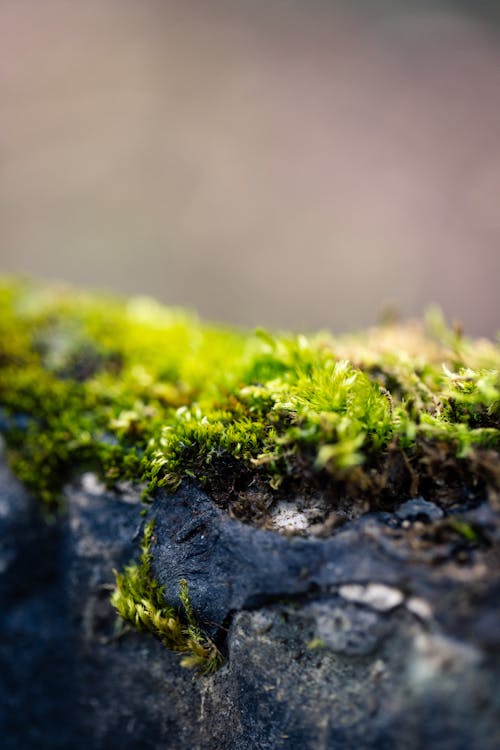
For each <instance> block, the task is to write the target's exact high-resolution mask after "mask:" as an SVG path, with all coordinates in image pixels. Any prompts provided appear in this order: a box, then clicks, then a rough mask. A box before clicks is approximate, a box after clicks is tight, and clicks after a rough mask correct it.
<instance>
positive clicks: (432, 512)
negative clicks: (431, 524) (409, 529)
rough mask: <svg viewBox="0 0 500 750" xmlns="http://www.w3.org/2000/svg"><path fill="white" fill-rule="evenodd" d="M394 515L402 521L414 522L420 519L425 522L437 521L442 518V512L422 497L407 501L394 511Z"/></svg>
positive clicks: (437, 506)
mask: <svg viewBox="0 0 500 750" xmlns="http://www.w3.org/2000/svg"><path fill="white" fill-rule="evenodd" d="M395 515H396V516H397V518H400V519H401V520H403V521H414V520H417V519H420V518H423V519H425V520H426V521H439V519H440V518H442V517H443V516H444V513H443V510H442V509H441V508H440V507H439V505H436V504H435V503H431V502H429V501H428V500H424V498H423V497H416V498H414V499H413V500H407V501H406V502H405V503H403V504H402V505H400V506H399V508H397V509H396V512H395Z"/></svg>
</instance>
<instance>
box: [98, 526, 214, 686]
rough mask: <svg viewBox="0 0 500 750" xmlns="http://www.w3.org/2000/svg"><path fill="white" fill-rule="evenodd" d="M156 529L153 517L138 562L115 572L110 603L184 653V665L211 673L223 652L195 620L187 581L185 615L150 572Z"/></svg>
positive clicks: (183, 595) (133, 622)
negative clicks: (171, 603)
mask: <svg viewBox="0 0 500 750" xmlns="http://www.w3.org/2000/svg"><path fill="white" fill-rule="evenodd" d="M153 532H154V521H150V522H148V523H147V524H146V526H145V528H144V535H143V539H142V544H141V556H140V559H139V562H132V563H130V565H127V566H126V567H125V569H124V571H123V572H122V573H115V576H116V587H115V590H114V591H113V594H112V596H111V604H112V605H113V606H114V607H115V609H116V611H117V612H118V614H119V615H120V616H121V617H122V619H123V620H125V622H129V623H130V624H131V625H133V626H134V627H135V628H136V629H137V630H144V631H148V632H150V633H153V635H155V636H156V637H157V638H159V639H160V641H161V642H162V643H163V644H164V645H165V646H166V647H167V648H168V649H170V650H171V651H175V652H178V653H182V654H185V656H184V657H183V658H182V660H181V665H182V666H183V667H188V668H189V669H195V670H196V671H197V672H198V673H200V674H210V673H212V672H214V671H215V670H217V669H218V668H219V666H220V665H221V663H222V657H221V654H220V652H219V650H218V649H217V647H216V646H215V644H214V643H213V642H212V641H211V640H210V639H209V638H208V636H206V635H205V634H204V633H203V631H202V630H201V628H200V627H199V625H198V623H197V621H196V617H195V614H194V612H193V608H192V606H191V603H190V600H189V593H188V585H187V582H186V581H184V580H182V581H180V591H179V597H180V599H181V602H182V605H183V608H184V612H183V617H181V615H180V614H179V613H178V612H176V611H175V609H174V608H173V607H169V606H167V605H166V604H165V597H164V589H163V587H162V586H160V585H159V583H158V582H157V581H156V580H155V579H154V577H153V575H152V572H151V559H152V558H151V549H150V548H151V543H152V540H153Z"/></svg>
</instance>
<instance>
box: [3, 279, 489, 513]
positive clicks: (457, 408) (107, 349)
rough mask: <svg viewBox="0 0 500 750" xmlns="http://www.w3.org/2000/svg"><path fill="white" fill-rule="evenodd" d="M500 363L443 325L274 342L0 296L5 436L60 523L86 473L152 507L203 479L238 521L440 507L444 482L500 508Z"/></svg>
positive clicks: (112, 303) (81, 305)
mask: <svg viewBox="0 0 500 750" xmlns="http://www.w3.org/2000/svg"><path fill="white" fill-rule="evenodd" d="M499 364H500V350H499V347H498V346H497V345H495V344H494V343H493V342H489V341H486V340H479V341H471V340H468V339H466V338H464V337H462V336H461V335H460V334H459V333H457V332H453V331H450V330H449V329H448V328H447V327H446V325H445V324H444V322H443V320H442V318H441V317H440V315H439V314H438V313H436V312H432V313H431V314H430V316H429V319H428V321H427V327H425V326H424V325H422V324H411V325H407V326H394V325H387V326H383V327H380V328H378V329H373V330H370V331H367V332H365V333H362V334H358V335H350V336H342V337H336V338H335V337H332V336H331V335H329V334H327V333H321V334H316V335H309V336H304V335H291V334H281V335H274V334H271V333H268V332H265V331H256V332H254V333H245V332H241V331H233V330H230V329H228V328H224V327H220V326H219V327H216V326H212V325H206V324H203V323H201V322H200V321H199V320H198V319H197V318H196V316H194V315H192V314H189V313H186V312H184V311H180V310H176V309H168V308H165V307H163V306H161V305H159V304H158V303H156V302H154V301H152V300H149V299H144V298H135V299H132V300H129V301H125V302H123V301H117V300H112V299H109V298H105V297H99V296H97V295H94V296H92V295H87V294H85V293H83V292H80V291H76V290H74V289H69V288H66V287H44V286H36V285H31V284H27V283H22V282H18V281H12V280H10V281H9V280H6V281H4V282H3V284H1V285H0V405H1V408H2V412H1V417H0V424H1V426H2V427H3V431H4V433H5V435H6V438H7V442H8V446H9V455H10V459H11V463H12V466H13V467H14V469H15V470H16V472H17V473H18V475H19V476H20V477H21V478H22V479H23V480H24V481H25V482H26V483H27V484H28V485H29V486H30V487H31V488H32V489H33V490H34V491H35V492H36V493H37V494H38V495H39V497H40V498H41V499H42V500H43V501H44V502H45V503H46V504H47V505H48V506H50V507H54V506H57V504H58V503H59V501H60V497H61V488H62V486H63V484H64V482H65V481H67V480H68V479H69V478H70V477H71V475H72V473H73V472H74V471H75V470H77V471H81V470H82V469H84V468H92V469H93V470H95V471H96V472H98V473H99V475H100V476H101V477H102V478H103V479H104V480H105V481H106V483H107V484H108V485H110V486H116V485H117V484H119V482H120V481H122V480H124V479H127V480H132V481H135V482H138V483H140V482H142V483H145V485H146V487H147V489H146V494H147V493H152V492H153V491H154V490H155V488H157V487H166V488H167V489H175V487H177V486H178V484H179V483H180V482H181V481H182V479H183V478H184V477H193V476H194V477H196V478H197V479H198V480H199V481H201V482H202V483H204V484H205V486H206V487H207V488H208V489H209V490H210V491H212V493H213V494H214V496H215V497H216V499H218V500H219V502H220V503H221V504H222V505H224V506H225V507H228V508H229V509H232V510H233V511H234V509H240V510H239V511H238V512H239V513H240V515H243V516H245V515H248V514H250V515H251V510H252V509H251V508H249V507H248V503H247V506H246V507H244V506H245V503H244V502H242V500H241V498H242V497H243V496H244V497H246V495H248V497H250V498H251V497H252V492H251V491H249V492H248V490H249V488H254V489H257V490H258V491H259V492H260V493H262V491H263V490H265V491H266V492H267V493H270V494H271V495H273V493H274V494H275V495H277V494H280V493H281V494H282V495H286V494H289V493H300V492H302V493H306V494H307V492H311V490H313V491H320V492H321V493H322V494H323V495H324V496H327V497H330V498H331V502H332V503H335V502H337V500H338V498H342V501H343V502H344V503H350V504H352V505H353V506H355V505H356V504H357V505H359V507H363V508H367V507H387V506H389V505H390V504H391V503H393V502H394V500H395V498H400V497H401V495H402V494H408V493H415V492H423V493H424V494H426V495H427V496H429V497H435V498H436V499H437V500H440V497H441V496H440V493H441V494H442V493H443V487H442V485H443V479H444V480H445V483H446V488H447V490H448V491H450V488H451V490H453V491H454V492H458V493H459V495H460V496H461V497H462V498H465V497H470V496H475V495H478V494H480V493H483V494H484V493H485V492H488V493H489V496H490V498H493V499H494V500H497V499H498V480H499V469H498V461H497V459H498V450H499V445H500V430H499V413H500V406H499V403H500V400H499V395H500V382H499ZM228 475H230V477H231V483H228V482H227V481H226V478H227V476H228ZM221 477H223V478H224V479H221ZM438 479H439V481H438ZM254 494H255V493H254ZM249 502H250V501H249Z"/></svg>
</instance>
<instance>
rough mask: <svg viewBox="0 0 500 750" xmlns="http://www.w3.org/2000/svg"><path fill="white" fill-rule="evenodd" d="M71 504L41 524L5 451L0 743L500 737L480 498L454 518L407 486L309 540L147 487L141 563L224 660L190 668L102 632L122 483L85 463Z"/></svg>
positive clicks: (453, 746) (493, 533)
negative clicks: (378, 509)
mask: <svg viewBox="0 0 500 750" xmlns="http://www.w3.org/2000/svg"><path fill="white" fill-rule="evenodd" d="M404 500H406V501H407V500H408V498H404ZM66 502H67V514H66V515H65V517H64V518H63V519H59V520H58V521H57V522H56V521H51V522H47V520H46V519H44V518H42V517H41V516H40V514H39V511H38V508H37V505H36V503H35V502H34V501H33V500H32V499H31V498H30V496H29V495H28V494H27V493H26V492H25V491H24V489H23V488H22V487H21V486H20V485H19V483H18V482H17V481H16V480H15V479H14V478H13V477H12V475H11V474H10V472H9V471H8V469H7V468H6V467H5V464H4V463H2V464H1V466H0V574H1V575H0V592H1V596H2V609H1V614H0V628H1V634H2V638H1V643H0V666H1V672H0V673H1V677H0V711H1V721H2V726H1V732H2V747H3V748H5V749H6V750H11V749H12V750H14V748H27V749H28V748H37V749H40V750H41V749H42V748H47V749H48V748H59V747H60V748H63V747H64V748H75V749H76V750H79V749H80V748H82V750H83V748H85V749H87V748H96V749H102V750H108V749H109V750H111V749H112V748H117V747H119V748H125V749H126V750H127V749H128V748H130V749H132V748H138V747H140V748H141V749H142V748H146V749H149V748H151V750H160V748H161V749H162V750H163V749H164V748H173V749H174V750H175V749H176V748H186V747H188V748H193V749H194V750H196V749H199V750H209V749H211V748H214V749H217V750H218V749H220V750H226V749H227V750H253V749H254V748H259V749H262V750H271V749H272V748H289V749H291V750H299V749H300V750H302V749H303V748H311V749H314V750H316V749H318V750H327V749H328V750H329V749H330V748H331V749H332V750H337V749H343V748H346V749H349V748H353V749H354V748H355V749H356V750H364V749H365V748H366V749H368V748H370V749H373V750H378V749H379V748H380V749H382V750H383V749H385V748H387V750H389V749H392V748H394V749H396V748H403V747H404V748H408V749H409V750H413V749H415V750H417V749H418V748H431V749H432V748H439V750H442V749H443V748H444V750H460V749H461V748H463V749H464V750H466V749H467V750H471V748H472V749H475V748H477V750H493V748H496V747H499V746H500V720H499V713H500V693H499V691H498V684H500V612H499V609H498V601H499V594H500V572H499V565H498V562H499V546H500V545H499V542H500V532H499V529H500V523H499V518H498V514H497V513H495V512H494V511H493V510H492V509H491V507H490V506H489V505H487V504H486V503H485V504H483V505H480V506H479V507H476V508H469V509H463V511H462V513H461V515H460V516H459V517H458V516H457V518H455V520H453V519H452V523H450V519H449V518H446V517H444V518H443V517H442V513H440V512H438V511H439V509H436V506H434V508H432V507H431V504H430V503H426V502H425V501H423V500H420V499H418V500H414V501H412V503H413V505H408V502H406V503H404V504H402V506H401V508H400V512H399V513H395V514H382V513H380V514H369V515H366V516H364V517H362V518H360V519H358V520H356V521H353V522H351V523H349V524H346V525H345V526H344V527H342V528H341V529H339V530H338V531H337V532H336V533H335V534H334V535H333V536H332V537H331V538H329V539H315V538H305V537H287V536H283V535H280V534H277V533H275V532H270V531H262V530H258V529H255V528H253V527H250V526H246V525H244V524H242V523H240V522H238V521H234V520H232V519H231V518H230V517H229V516H228V515H226V514H225V513H224V512H223V511H221V510H219V509H218V508H216V507H215V506H214V505H213V504H212V502H211V501H210V499H209V498H208V497H206V495H204V493H203V492H202V491H201V490H200V489H199V488H197V487H196V486H195V485H189V484H184V485H183V486H182V487H181V488H180V490H179V491H178V492H177V494H175V495H173V496H166V495H162V494H159V495H158V496H157V498H156V500H155V502H154V503H153V505H152V506H151V507H150V509H149V510H148V517H154V518H155V537H156V538H155V542H154V544H153V548H152V552H153V567H154V571H155V575H156V576H157V577H158V579H159V580H160V581H161V583H163V584H165V586H166V592H167V593H166V596H167V598H168V599H169V600H170V602H171V603H174V604H176V603H177V601H178V600H177V594H178V582H179V579H180V578H186V579H187V580H188V583H189V590H190V595H191V600H192V603H193V606H194V609H195V611H196V614H197V616H198V618H199V619H200V621H201V622H202V623H203V625H204V627H205V628H206V629H207V630H208V631H209V632H210V634H211V635H212V636H213V637H214V638H216V639H217V641H218V643H219V644H220V646H221V648H222V650H223V651H224V653H225V656H226V661H225V664H224V666H223V667H222V669H220V670H219V671H218V672H217V673H216V674H215V675H213V676H212V677H204V678H197V679H193V676H192V674H191V673H190V672H188V671H186V670H185V669H182V668H181V667H180V666H179V658H178V656H176V655H175V654H172V653H170V652H168V651H167V650H166V649H165V648H163V647H162V646H161V645H160V644H159V643H158V642H157V641H156V640H155V639H154V638H153V637H151V636H149V635H145V634H138V633H136V632H124V633H121V634H117V633H116V631H115V622H116V618H115V615H114V613H113V611H112V610H111V607H110V605H109V602H108V599H109V587H110V585H111V584H112V583H113V569H114V568H119V567H120V566H121V565H123V563H124V562H126V561H127V560H128V559H130V558H131V557H133V556H134V554H136V551H137V539H138V535H139V533H140V521H141V520H142V519H141V517H140V506H139V503H138V500H137V497H136V495H135V494H134V493H133V492H130V493H127V492H124V493H121V494H117V493H110V492H106V491H104V490H103V489H102V488H101V487H100V486H99V485H98V483H96V482H94V481H93V480H92V477H89V476H87V477H84V478H83V480H82V481H81V482H80V483H78V484H75V485H73V486H71V487H68V488H67V490H66ZM460 524H461V525H460Z"/></svg>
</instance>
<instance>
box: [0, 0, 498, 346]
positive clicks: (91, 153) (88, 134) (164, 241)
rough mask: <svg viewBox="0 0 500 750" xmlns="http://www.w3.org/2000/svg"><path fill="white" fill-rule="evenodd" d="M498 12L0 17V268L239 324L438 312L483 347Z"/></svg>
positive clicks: (490, 266) (357, 5)
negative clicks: (390, 308) (389, 311)
mask: <svg viewBox="0 0 500 750" xmlns="http://www.w3.org/2000/svg"><path fill="white" fill-rule="evenodd" d="M499 5H500V4H499ZM496 7H497V3H490V4H488V3H485V2H475V3H472V2H471V3H466V2H464V3H458V2H444V1H443V2H437V1H436V2H424V1H423V0H419V1H418V2H417V0H415V2H404V0H399V2H394V1H393V2H389V0H387V1H386V2H382V0H371V1H370V0H367V1H366V2H361V0H357V2H347V0H346V1H345V2H340V1H339V2H326V1H325V0H323V2H321V0H307V2H306V0H303V1H302V2H299V0H295V1H294V0H287V1H285V0H265V1H264V0H233V1H232V2H229V1H228V0H226V1H223V0H204V1H202V0H170V1H168V0H140V1H139V0H86V2H77V1H76V0H73V1H72V2H71V1H70V0H67V1H64V0H43V2H40V0H21V1H20V0H0V108H1V112H0V159H1V166H0V170H1V171H0V175H1V177H0V271H1V272H9V273H10V272H14V273H22V274H30V275H35V276H38V277H43V278H63V279H68V280H70V281H73V282H77V283H79V284H82V285H86V286H91V287H99V288H107V289H112V290H119V291H124V292H127V293H128V292H138V293H144V292H145V293H149V294H153V295H155V296H157V297H159V298H161V299H162V300H164V301H166V302H169V303H174V304H181V305H187V306H189V307H194V308H196V309H197V310H198V311H199V312H200V313H201V314H202V315H203V316H205V317H208V318H212V319H217V320H226V321H230V322H235V323H243V324H245V325H251V326H253V325H257V324H266V325H272V326H277V327H285V328H306V329H311V328H317V327H328V328H332V329H334V330H345V329H352V328H356V327H359V326H363V325H366V324H369V323H371V322H373V321H375V320H376V318H377V315H378V313H379V311H380V309H381V308H382V307H383V306H384V305H385V304H387V303H392V304H394V305H396V306H397V307H399V309H400V310H401V312H402V314H403V315H404V316H409V315H414V314H420V313H421V312H422V310H423V309H424V308H425V307H426V306H427V305H428V303H430V302H437V303H438V304H440V305H441V306H442V307H443V309H444V311H445V313H446V314H447V316H448V317H449V318H450V319H454V318H458V319H460V320H462V321H463V323H464V325H465V329H466V331H467V332H469V333H471V334H486V335H490V336H491V335H494V334H495V332H496V331H497V329H498V328H500V313H499V304H498V287H499V280H500V206H499V196H500V18H499V14H498V12H497V11H496V10H495V9H496ZM471 9H472V10H471Z"/></svg>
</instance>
